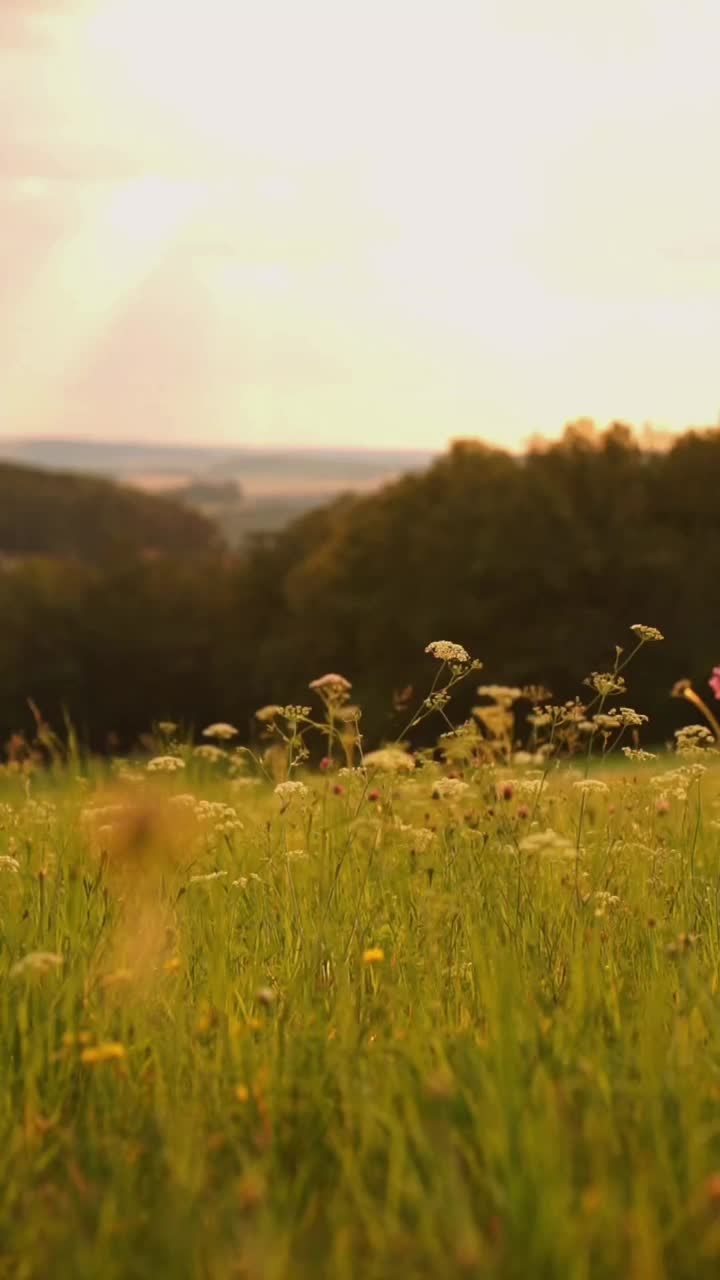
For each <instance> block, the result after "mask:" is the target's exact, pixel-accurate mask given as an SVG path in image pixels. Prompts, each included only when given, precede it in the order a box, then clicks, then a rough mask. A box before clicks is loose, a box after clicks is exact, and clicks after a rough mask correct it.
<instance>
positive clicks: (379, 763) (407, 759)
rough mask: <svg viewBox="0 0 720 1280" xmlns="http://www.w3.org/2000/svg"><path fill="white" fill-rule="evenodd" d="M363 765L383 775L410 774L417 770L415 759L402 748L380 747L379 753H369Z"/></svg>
mask: <svg viewBox="0 0 720 1280" xmlns="http://www.w3.org/2000/svg"><path fill="white" fill-rule="evenodd" d="M363 764H364V765H365V767H366V768H367V769H380V771H381V772H382V773H409V772H411V771H412V770H413V769H414V768H415V757H414V756H411V755H410V753H409V752H408V751H403V750H402V748H401V747H380V749H379V750H378V751H369V752H368V754H367V755H366V756H365V757H364V758H363Z"/></svg>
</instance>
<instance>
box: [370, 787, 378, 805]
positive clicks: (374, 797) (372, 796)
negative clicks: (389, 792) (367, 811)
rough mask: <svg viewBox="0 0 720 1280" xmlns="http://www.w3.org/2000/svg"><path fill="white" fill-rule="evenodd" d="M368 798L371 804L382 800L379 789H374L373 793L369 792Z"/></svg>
mask: <svg viewBox="0 0 720 1280" xmlns="http://www.w3.org/2000/svg"><path fill="white" fill-rule="evenodd" d="M367 798H368V800H369V801H370V803H371V804H374V803H375V801H376V800H379V799H380V792H379V791H378V789H377V787H373V789H372V791H368V793H367Z"/></svg>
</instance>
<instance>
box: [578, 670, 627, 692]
mask: <svg viewBox="0 0 720 1280" xmlns="http://www.w3.org/2000/svg"><path fill="white" fill-rule="evenodd" d="M585 683H586V684H589V685H590V686H591V687H592V688H593V689H594V690H595V692H596V693H599V694H600V695H601V696H602V697H608V696H609V695H610V694H612V693H625V681H624V679H623V677H622V676H618V675H615V673H614V672H613V671H593V673H592V675H591V676H590V677H589V678H588V679H587V680H586V681H585Z"/></svg>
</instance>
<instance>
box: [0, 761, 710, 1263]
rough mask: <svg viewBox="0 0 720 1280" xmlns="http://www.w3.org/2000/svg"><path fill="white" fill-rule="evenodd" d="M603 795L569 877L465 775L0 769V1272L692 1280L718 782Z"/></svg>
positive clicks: (559, 800) (562, 815)
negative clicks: (51, 961)
mask: <svg viewBox="0 0 720 1280" xmlns="http://www.w3.org/2000/svg"><path fill="white" fill-rule="evenodd" d="M220 769H221V771H222V766H220ZM649 772H652V766H651V767H650V770H649ZM608 777H609V781H610V787H611V792H610V794H609V795H602V794H601V795H597V796H592V795H591V796H590V797H589V799H588V802H587V806H586V812H585V818H584V830H583V835H582V845H583V850H584V851H583V854H582V858H581V861H580V863H579V865H578V866H577V867H576V864H575V860H574V857H573V856H572V854H570V856H569V857H560V856H554V855H553V852H552V849H551V850H550V852H549V853H548V852H546V853H544V854H537V855H529V854H523V855H518V852H517V849H518V845H517V840H518V838H522V835H523V834H525V833H526V832H527V830H528V824H529V822H530V819H529V818H527V817H526V818H523V817H521V816H519V814H518V810H519V806H520V804H521V803H522V802H523V791H522V787H521V788H520V790H517V789H516V790H515V792H514V794H513V797H512V799H510V800H508V801H506V802H503V803H501V804H498V803H497V801H496V800H495V782H494V780H492V779H491V778H490V777H488V776H487V775H485V774H480V775H479V776H478V777H477V779H475V780H473V781H472V783H471V787H470V790H469V791H468V792H467V793H466V794H465V795H464V796H463V797H462V798H461V799H460V800H459V801H457V802H456V803H454V804H453V803H451V802H448V801H437V800H433V799H432V798H431V780H430V779H429V777H428V774H427V773H418V775H417V776H416V777H415V778H413V779H412V780H411V781H409V782H398V781H397V779H396V778H394V777H392V776H389V777H388V776H385V777H384V779H381V780H380V781H379V784H378V785H379V787H380V791H381V797H380V799H379V800H372V801H370V800H368V798H367V795H366V788H364V785H363V783H362V782H361V781H360V780H357V779H347V778H346V779H344V780H341V785H342V786H343V787H344V788H345V789H344V792H343V794H334V792H333V790H332V787H333V783H332V781H330V780H328V779H327V778H325V779H322V780H321V779H316V780H309V781H310V786H311V793H312V794H311V797H310V800H311V801H312V803H310V804H307V803H305V802H302V801H298V800H294V801H293V802H292V803H291V805H290V806H289V808H288V809H287V810H286V811H285V812H284V813H281V812H280V806H279V804H278V801H277V799H276V798H274V797H273V796H272V794H271V792H270V789H269V788H268V787H266V786H263V785H261V786H258V787H252V786H248V787H242V788H235V789H234V790H233V788H232V783H231V781H230V780H228V779H225V780H222V779H221V780H213V775H212V772H211V771H210V770H209V769H208V768H205V767H203V769H202V771H200V766H198V765H197V764H193V765H192V766H191V765H190V764H188V768H187V769H186V770H185V771H184V772H183V773H182V774H180V775H176V776H172V777H167V778H165V777H150V776H147V777H146V779H145V781H143V782H139V783H135V784H134V785H133V786H132V787H131V786H130V784H127V785H126V786H125V788H124V789H120V790H119V791H118V789H117V788H113V789H111V791H110V792H107V791H106V788H105V784H104V783H103V781H102V779H100V778H99V777H91V779H90V782H89V784H80V783H78V782H76V781H75V780H74V778H73V777H71V776H69V775H67V776H64V775H62V774H59V775H55V776H52V775H51V776H49V777H47V778H46V779H45V780H44V781H38V782H37V783H36V784H35V787H34V789H33V792H32V798H31V799H30V800H28V799H27V798H26V796H25V794H24V786H23V785H22V784H21V781H20V780H19V779H16V778H14V777H13V776H11V775H8V776H7V777H6V778H5V780H4V781H2V780H0V854H4V855H5V856H8V855H9V856H12V857H14V858H16V859H17V860H18V862H19V864H20V870H19V872H17V873H16V872H14V871H13V870H12V869H11V868H7V867H6V869H0V927H1V930H2V934H1V943H0V982H2V989H3V1000H2V1004H1V1005H0V1142H1V1143H2V1150H3V1152H4V1153H5V1163H6V1167H5V1177H4V1180H3V1192H2V1197H1V1207H0V1276H2V1277H10V1276H12V1277H15V1276H23V1277H33V1278H34V1277H38V1280H39V1278H40V1277H45V1276H48V1275H50V1274H52V1275H54V1276H72V1277H73V1280H83V1278H87V1280H90V1277H92V1278H93V1280H97V1277H103V1278H105V1277H108V1278H109V1277H113V1278H114V1277H117V1278H118V1280H119V1278H120V1277H123V1280H124V1278H126V1277H137V1278H138V1280H140V1278H141V1277H142V1278H143V1280H144V1278H145V1277H148V1278H149V1277H157V1276H163V1277H190V1276H193V1277H194V1276H202V1277H213V1278H214V1277H217V1278H218V1280H220V1278H221V1277H222V1278H224V1277H232V1276H237V1277H245V1278H248V1280H249V1278H251V1277H252V1278H255V1277H257V1278H258V1280H271V1278H275V1277H286V1276H287V1277H292V1278H293V1280H294V1278H297V1280H300V1278H301V1277H302V1278H303V1280H304V1278H305V1277H308V1280H309V1278H310V1277H320V1276H327V1277H333V1278H336V1277H345V1276H362V1277H378V1278H380V1277H383V1278H384V1277H391V1276H395V1275H398V1274H400V1275H403V1276H408V1277H436V1276H439V1275H442V1276H446V1277H454V1276H476V1275H477V1276H480V1275H488V1276H497V1277H503V1280H515V1277H517V1278H518V1280H519V1278H520V1277H533V1278H535V1277H558V1278H559V1277H563V1280H585V1278H586V1277H591V1276H592V1277H617V1276H623V1277H633V1278H636V1280H649V1278H651V1277H653V1278H654V1277H663V1276H666V1277H670V1276H672V1277H673V1280H685V1278H687V1280H697V1278H698V1277H705V1276H708V1277H709V1276H715V1275H716V1274H717V1268H718V1261H719V1257H720V1119H719V1117H720V1110H719V1103H720V1019H719V1018H718V981H719V977H718V974H719V967H720V945H719V941H718V939H719V936H720V935H719V921H718V892H717V884H718V841H719V839H720V836H719V833H718V830H717V829H716V827H715V826H713V822H717V820H718V818H720V809H719V808H718V804H719V801H720V785H719V784H720V776H719V775H718V771H717V769H716V768H715V769H711V771H710V772H709V773H708V774H707V775H705V776H704V778H703V779H702V781H701V782H700V783H699V784H698V783H696V782H691V783H690V785H689V787H688V789H687V795H686V797H685V798H684V799H683V798H682V797H681V796H679V795H673V794H671V795H670V807H669V811H668V812H667V813H666V814H658V812H657V794H658V793H657V789H656V788H654V787H653V786H651V784H650V783H649V781H648V770H644V771H637V772H635V773H633V772H632V771H626V772H624V773H622V774H616V775H615V774H614V775H612V776H610V775H608ZM521 782H522V779H521ZM179 791H181V792H185V793H188V792H190V793H192V794H194V795H195V796H196V797H205V798H210V799H214V800H216V801H217V800H219V799H221V800H222V801H223V802H224V803H229V804H231V805H232V806H233V807H234V808H235V809H236V811H237V814H238V815H239V819H240V820H241V821H242V824H243V829H242V830H237V831H234V832H228V833H225V834H223V833H222V832H214V826H215V825H216V824H217V823H218V822H220V821H221V819H222V815H220V816H218V815H215V816H214V817H212V816H211V817H210V819H208V817H207V815H206V816H205V817H204V818H203V817H202V811H200V813H199V815H197V816H196V814H195V811H194V810H193V808H192V807H187V808H183V807H182V806H178V805H175V806H173V805H170V804H169V798H170V796H171V795H172V794H174V793H177V792H179ZM526 798H527V796H526ZM108 801H111V802H112V803H113V804H117V803H120V804H121V805H122V806H123V809H122V810H115V811H113V812H109V813H108V812H106V813H100V814H96V815H95V817H92V816H91V817H90V818H88V817H85V818H84V819H83V818H82V811H83V809H87V808H88V807H90V808H96V807H97V806H98V805H103V804H105V803H107V802H108ZM46 802H47V807H46ZM3 803H4V804H5V805H6V806H7V807H6V808H3V807H2V804H3ZM531 803H533V802H532V801H531ZM489 810H492V811H493V812H489ZM579 811H580V799H579V796H578V793H577V791H576V790H575V789H574V788H573V787H572V785H571V779H570V778H568V777H566V776H565V775H563V774H562V773H560V774H558V775H557V776H553V778H552V780H551V782H550V785H549V788H548V790H547V791H546V793H545V794H544V796H543V797H542V798H541V799H540V802H539V804H538V808H537V812H536V816H535V819H534V821H535V822H536V823H537V828H536V829H538V830H543V829H545V828H546V827H548V826H549V827H552V828H554V829H555V831H557V832H559V833H563V832H564V833H567V835H568V836H569V837H570V838H571V839H574V833H575V830H576V826H577V821H578V817H579ZM224 817H225V819H227V815H224ZM398 819H401V820H402V822H403V823H404V824H406V825H408V826H409V827H411V828H413V829H419V828H422V829H430V828H432V829H433V830H434V831H435V836H434V838H433V839H432V842H431V843H430V845H429V847H428V848H426V849H425V850H424V851H418V849H419V845H420V844H421V843H422V838H420V837H417V836H416V835H414V834H413V831H412V830H402V829H400V828H399V827H398V825H397V820H398ZM107 828H109V829H107ZM103 850H104V851H105V852H104V853H103ZM297 850H304V851H305V853H306V854H307V856H306V857H301V856H296V857H289V856H288V852H289V851H290V852H291V853H292V852H293V851H297ZM414 850H415V851H414ZM216 870H220V871H224V872H226V873H227V874H226V875H224V876H221V877H219V878H216V879H213V880H207V881H191V879H190V877H191V876H192V875H194V874H201V873H206V872H212V871H216ZM576 872H577V874H576ZM602 893H610V894H612V895H614V897H616V899H617V900H616V901H614V902H608V901H607V900H605V899H603V898H602V896H600V895H602ZM686 935H693V939H692V940H690V939H688V938H687V936H686ZM694 935H699V936H698V937H697V938H696V939H695V938H694ZM368 948H380V949H382V951H383V952H384V958H383V959H382V960H376V961H375V962H374V963H363V955H364V953H365V952H366V950H367V949H368ZM38 950H41V951H51V952H57V953H59V954H61V955H62V956H63V964H62V967H61V968H59V969H58V970H57V971H53V972H51V973H50V974H48V975H47V976H45V977H40V976H38V975H33V974H32V973H20V974H16V975H15V976H14V977H10V976H9V974H10V970H11V968H12V966H13V965H14V964H16V963H17V962H18V960H19V959H20V958H21V957H23V956H24V955H26V954H27V953H29V952H33V951H38ZM266 989H267V990H266ZM265 1000H267V1001H270V1002H269V1003H265V1002H264V1001H265ZM79 1035H80V1036H81V1037H82V1038H83V1039H84V1043H78V1042H76V1041H73V1037H77V1036H79ZM107 1043H118V1044H120V1045H122V1052H123V1054H124V1056H123V1057H122V1058H119V1059H117V1060H109V1061H107V1062H104V1063H103V1062H100V1063H93V1062H83V1060H82V1055H83V1053H84V1052H85V1051H86V1050H87V1049H88V1048H90V1049H91V1050H92V1049H93V1048H96V1047H97V1046H98V1045H103V1044H107ZM117 1052H120V1050H117ZM86 1056H87V1054H86ZM92 1056H93V1054H92V1053H91V1054H90V1057H91V1058H92Z"/></svg>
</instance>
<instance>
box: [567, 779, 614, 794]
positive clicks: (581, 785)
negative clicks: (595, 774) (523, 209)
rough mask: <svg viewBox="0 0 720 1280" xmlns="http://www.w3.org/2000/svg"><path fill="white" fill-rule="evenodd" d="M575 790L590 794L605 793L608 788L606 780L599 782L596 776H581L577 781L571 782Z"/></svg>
mask: <svg viewBox="0 0 720 1280" xmlns="http://www.w3.org/2000/svg"><path fill="white" fill-rule="evenodd" d="M573 787H574V788H575V790H576V791H581V792H582V793H583V795H588V794H592V793H593V792H594V793H595V794H596V795H603V796H604V795H607V793H608V791H609V790H610V788H609V786H608V784H607V782H600V781H599V779H598V778H582V779H581V780H580V781H579V782H573Z"/></svg>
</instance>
